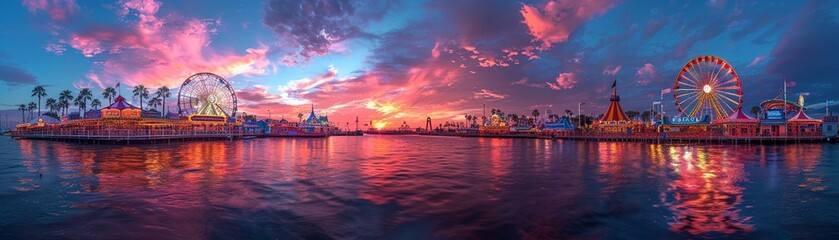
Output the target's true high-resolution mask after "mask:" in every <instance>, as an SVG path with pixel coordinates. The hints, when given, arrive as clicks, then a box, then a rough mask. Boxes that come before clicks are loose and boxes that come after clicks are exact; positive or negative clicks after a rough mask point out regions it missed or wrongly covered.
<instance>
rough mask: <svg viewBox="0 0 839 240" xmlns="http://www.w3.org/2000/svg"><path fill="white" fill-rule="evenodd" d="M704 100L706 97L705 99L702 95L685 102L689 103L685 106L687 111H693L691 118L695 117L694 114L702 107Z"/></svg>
mask: <svg viewBox="0 0 839 240" xmlns="http://www.w3.org/2000/svg"><path fill="white" fill-rule="evenodd" d="M703 98H704V97H703V96H702V95H699V94H697V95H696V97H695V98H693V100H689V101H685V102H686V103H687V104H685V110H690V111H691V113H689V114H690V115H691V116H693V114H694V113H693V112H695V111H696V109H697V108H698V107H699V106H700V105H702V104H701V103H702V101H703Z"/></svg>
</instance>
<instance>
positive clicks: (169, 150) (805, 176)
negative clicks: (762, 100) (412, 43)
mask: <svg viewBox="0 0 839 240" xmlns="http://www.w3.org/2000/svg"><path fill="white" fill-rule="evenodd" d="M838 152H839V148H837V147H836V146H835V145H830V144H825V145H820V144H813V145H788V146H755V145H737V146H721V145H710V146H701V145H700V146H697V145H659V144H641V143H611V142H602V143H598V142H569V141H548V140H524V139H486V138H449V137H425V136H368V137H332V138H328V139H253V140H246V141H215V142H190V143H178V144H166V145H156V146H150V145H129V146H90V145H76V144H68V143H60V142H47V141H27V140H21V141H13V140H10V139H6V138H4V139H2V140H0V157H2V159H3V160H1V161H0V183H2V185H0V186H4V187H3V188H0V202H2V203H3V204H2V205H0V210H2V211H0V237H3V236H8V237H24V236H27V237H33V236H34V237H49V238H52V237H69V238H124V237H136V236H138V235H136V234H138V233H142V234H143V235H142V236H143V237H144V238H280V239H287V238H315V239H317V238H362V239H370V238H383V239H394V238H409V239H411V238H413V239H433V238H442V239H449V238H482V239H486V238H490V239H499V238H500V239H509V238H513V239H516V238H522V239H544V238H622V237H628V238H647V239H649V238H686V237H691V236H699V237H721V236H732V237H738V238H775V237H781V238H788V237H793V238H824V237H830V236H836V234H839V231H837V230H836V228H830V227H835V226H836V225H837V223H839V217H837V216H836V214H835V212H839V206H837V205H839V204H836V199H837V197H839V193H837V190H836V176H838V175H839V170H837V168H839V167H837V166H836V161H835V160H834V159H835V158H836V156H837V153H838ZM39 174H43V178H41V177H40V176H39Z"/></svg>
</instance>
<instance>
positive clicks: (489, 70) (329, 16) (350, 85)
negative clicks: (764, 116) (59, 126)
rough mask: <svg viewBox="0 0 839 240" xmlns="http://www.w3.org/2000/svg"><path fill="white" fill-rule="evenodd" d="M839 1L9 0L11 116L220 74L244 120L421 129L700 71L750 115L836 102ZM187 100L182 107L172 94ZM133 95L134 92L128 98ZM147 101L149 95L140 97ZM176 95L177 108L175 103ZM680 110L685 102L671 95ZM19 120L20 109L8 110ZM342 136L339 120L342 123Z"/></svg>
mask: <svg viewBox="0 0 839 240" xmlns="http://www.w3.org/2000/svg"><path fill="white" fill-rule="evenodd" d="M837 9H839V3H837V1H724V0H717V1H597V0H590V1H576V0H575V1H571V0H569V1H545V0H538V1H486V0H462V1H454V0H443V1H433V0H432V1H399V0H392V1H341V0H323V1H300V0H287V1H277V0H269V1H198V0H183V1H165V2H163V1H153V0H130V1H118V2H110V1H79V2H75V1H72V0H69V1H61V0H24V1H22V2H21V1H0V13H2V14H0V35H2V38H0V46H2V47H0V87H2V88H3V90H5V91H4V94H2V95H0V104H2V105H0V108H2V109H15V108H16V106H17V105H18V104H21V103H28V102H30V101H37V99H36V98H33V97H30V91H31V90H32V88H33V87H34V86H36V85H46V86H47V92H48V94H49V96H50V97H57V95H58V92H59V91H61V90H63V89H71V90H73V92H74V93H78V89H79V88H85V87H89V88H91V89H93V90H94V92H95V93H97V94H96V96H97V97H101V96H100V95H99V94H98V93H99V92H101V88H103V87H106V86H113V85H115V84H116V83H118V82H121V85H122V90H121V91H122V93H123V95H130V94H129V93H130V87H133V86H135V85H138V84H144V85H145V86H147V87H148V88H151V89H152V90H154V89H156V88H158V87H160V86H168V87H170V88H173V93H177V88H178V87H179V86H180V84H181V82H182V81H183V80H184V79H186V78H187V77H188V76H190V75H192V74H194V73H198V72H212V73H216V74H219V75H221V76H223V77H225V78H227V79H228V80H229V81H230V82H231V83H232V85H233V88H234V89H236V93H237V96H238V98H239V110H240V111H244V112H247V113H249V114H257V115H262V116H267V113H268V110H269V109H270V110H271V112H272V114H274V116H275V118H278V117H279V116H278V115H281V114H284V115H285V117H286V118H287V119H296V117H297V113H298V112H303V113H308V111H309V108H310V105H311V104H314V106H315V109H316V112H317V113H321V114H327V115H328V116H329V118H330V120H332V121H334V122H340V123H344V122H352V121H354V120H355V116H359V118H360V119H361V121H362V122H368V121H371V120H372V121H374V122H377V123H378V122H382V123H381V124H388V125H387V126H388V127H395V126H398V125H399V124H401V123H402V121H408V123H409V124H410V125H411V126H414V127H419V126H423V125H424V119H425V117H426V116H430V117H432V119H435V121H436V122H435V125H436V124H437V122H439V121H442V120H451V119H454V120H458V121H462V120H463V119H464V118H463V116H464V115H465V114H472V115H480V114H481V107H482V104H486V106H487V108H500V109H503V110H504V111H505V112H507V113H517V114H529V113H530V111H532V109H534V108H538V109H542V110H547V109H550V110H552V111H553V112H555V113H561V112H564V110H565V109H571V110H572V111H574V112H576V111H577V104H578V102H585V103H586V104H585V105H583V112H584V113H586V114H589V113H592V114H594V115H597V114H600V113H602V112H603V111H604V110H605V107H606V106H608V101H609V100H608V99H609V94H610V91H609V89H610V87H611V84H612V81H613V80H614V79H617V82H618V91H619V94H620V95H621V99H622V104H623V106H624V109H626V110H638V111H643V110H645V109H649V108H650V106H651V104H652V101H657V99H658V98H659V93H660V90H661V89H663V88H668V87H671V86H672V85H673V82H674V80H675V78H676V74H677V73H678V71H679V69H680V68H681V67H682V65H684V64H685V62H687V61H688V60H690V59H692V58H694V57H697V56H701V55H715V56H719V57H721V58H724V59H726V60H728V61H729V62H730V63H731V64H732V65H733V66H734V68H735V69H736V71H737V72H738V73H739V74H740V76H741V80H742V84H743V85H742V86H743V90H744V93H745V96H744V108H750V107H751V106H754V105H757V104H759V103H760V102H761V101H763V100H766V99H770V98H774V97H775V96H776V95H778V92H779V89H780V88H781V86H782V82H783V79H787V80H788V81H790V82H795V86H793V87H791V88H790V92H791V95H792V94H793V93H795V94H796V95H797V93H798V92H809V93H810V95H809V96H808V98H807V105H811V104H816V103H822V104H821V105H815V106H813V107H812V109H811V110H810V112H808V113H810V114H811V116H820V115H821V114H822V113H823V112H824V109H823V107H824V104H823V102H824V101H825V100H827V99H833V100H839V97H837V95H836V92H837V89H839V88H837V80H839V79H837V77H836V71H837V66H839V65H837V62H836V61H835V60H834V57H835V56H839V10H837ZM173 95H177V94H173ZM126 98H128V99H132V97H131V96H126ZM135 101H136V100H135ZM175 102H176V98H175V97H172V98H170V99H169V100H168V101H167V103H168V105H169V106H175ZM665 102H666V105H665V106H666V107H667V111H669V112H673V111H675V107H674V105H673V96H672V95H667V96H665ZM4 113H8V114H9V115H10V118H15V117H17V118H18V119H19V118H20V114H19V112H17V111H16V110H11V111H4ZM342 125H343V124H342Z"/></svg>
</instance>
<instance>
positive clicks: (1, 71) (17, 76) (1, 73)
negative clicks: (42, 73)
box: [0, 63, 36, 85]
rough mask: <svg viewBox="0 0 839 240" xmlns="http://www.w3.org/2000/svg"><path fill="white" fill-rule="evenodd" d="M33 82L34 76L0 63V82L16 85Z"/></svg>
mask: <svg viewBox="0 0 839 240" xmlns="http://www.w3.org/2000/svg"><path fill="white" fill-rule="evenodd" d="M35 80H36V78H35V76H33V75H32V74H30V73H29V72H27V71H26V70H23V69H20V68H18V67H16V66H11V65H7V64H5V63H0V81H3V82H6V83H7V84H12V85H17V84H33V83H35Z"/></svg>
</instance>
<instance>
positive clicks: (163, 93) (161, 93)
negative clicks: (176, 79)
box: [155, 86, 172, 115]
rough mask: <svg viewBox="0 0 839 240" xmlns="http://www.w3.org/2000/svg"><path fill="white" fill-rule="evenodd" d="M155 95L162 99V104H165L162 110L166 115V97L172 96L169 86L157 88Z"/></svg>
mask: <svg viewBox="0 0 839 240" xmlns="http://www.w3.org/2000/svg"><path fill="white" fill-rule="evenodd" d="M155 95H157V98H159V99H160V100H161V104H160V105H162V106H163V109H162V111H160V112H162V113H163V114H164V115H166V98H168V97H170V96H172V95H171V93H169V88H168V87H166V86H163V87H160V88H158V89H157V92H155Z"/></svg>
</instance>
